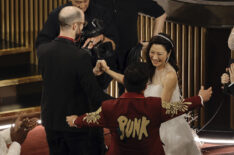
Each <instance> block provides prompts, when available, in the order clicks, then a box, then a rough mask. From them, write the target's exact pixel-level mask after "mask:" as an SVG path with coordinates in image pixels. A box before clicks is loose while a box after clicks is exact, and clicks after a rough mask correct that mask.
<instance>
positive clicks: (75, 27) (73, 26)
mask: <svg viewBox="0 0 234 155" xmlns="http://www.w3.org/2000/svg"><path fill="white" fill-rule="evenodd" d="M77 27H78V24H76V23H73V24H72V30H73V31H75V30H76V29H77Z"/></svg>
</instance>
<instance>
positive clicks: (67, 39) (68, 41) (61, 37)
mask: <svg viewBox="0 0 234 155" xmlns="http://www.w3.org/2000/svg"><path fill="white" fill-rule="evenodd" d="M55 41H62V42H65V43H68V44H72V45H75V40H74V39H73V38H70V37H66V36H58V37H57V38H56V39H55Z"/></svg>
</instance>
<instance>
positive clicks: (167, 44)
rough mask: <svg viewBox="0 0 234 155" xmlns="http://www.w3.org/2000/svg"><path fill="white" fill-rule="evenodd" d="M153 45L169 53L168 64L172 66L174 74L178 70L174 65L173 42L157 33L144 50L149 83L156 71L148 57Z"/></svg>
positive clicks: (165, 35)
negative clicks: (157, 45)
mask: <svg viewBox="0 0 234 155" xmlns="http://www.w3.org/2000/svg"><path fill="white" fill-rule="evenodd" d="M154 44H159V45H162V46H163V47H164V48H165V49H166V51H167V53H170V52H171V54H170V58H169V60H168V62H169V63H170V64H171V65H172V67H173V68H174V69H175V71H176V72H177V71H178V70H179V68H178V66H177V64H176V56H175V44H174V42H173V40H171V38H170V37H169V36H168V35H167V34H164V33H159V34H158V35H156V36H154V37H152V38H151V39H150V41H149V44H148V46H147V48H146V63H147V64H148V66H149V69H150V78H149V79H150V81H152V77H153V75H154V73H155V69H156V67H155V66H153V64H152V62H151V60H150V56H149V52H150V49H151V47H152V46H153V45H154Z"/></svg>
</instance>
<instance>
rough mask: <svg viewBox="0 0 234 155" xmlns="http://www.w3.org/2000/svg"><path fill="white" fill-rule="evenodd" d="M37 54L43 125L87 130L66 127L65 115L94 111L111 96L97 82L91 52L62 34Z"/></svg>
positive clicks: (53, 127) (67, 129)
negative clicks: (40, 81)
mask: <svg viewBox="0 0 234 155" xmlns="http://www.w3.org/2000/svg"><path fill="white" fill-rule="evenodd" d="M37 54H38V60H39V61H38V66H39V70H40V71H41V73H42V78H43V92H42V93H43V94H42V101H41V111H42V113H41V116H42V123H43V125H44V126H45V127H46V128H47V129H52V130H58V131H78V132H88V131H87V130H86V129H74V128H70V127H68V125H67V123H66V116H69V115H73V114H76V115H81V114H84V113H87V112H91V111H94V110H96V109H97V108H98V107H100V105H101V103H102V101H104V100H107V99H110V98H111V97H110V96H109V95H107V94H105V93H104V92H103V90H102V89H101V88H100V87H99V85H98V82H97V79H96V78H95V76H94V74H93V72H92V70H93V68H92V66H91V60H90V55H89V54H88V53H87V52H86V51H83V50H82V49H79V48H77V47H76V46H75V45H74V42H73V41H72V40H69V39H65V38H56V39H55V40H53V41H52V42H50V43H46V44H42V45H41V46H40V47H39V48H38V50H37Z"/></svg>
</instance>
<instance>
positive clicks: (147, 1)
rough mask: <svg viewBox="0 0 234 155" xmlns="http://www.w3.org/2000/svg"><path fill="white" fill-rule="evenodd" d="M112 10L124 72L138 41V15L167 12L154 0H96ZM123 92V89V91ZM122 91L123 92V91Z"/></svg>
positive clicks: (121, 65)
mask: <svg viewBox="0 0 234 155" xmlns="http://www.w3.org/2000/svg"><path fill="white" fill-rule="evenodd" d="M94 1H95V3H98V4H100V5H102V6H104V7H105V8H108V9H110V10H111V11H112V16H113V18H114V22H115V25H116V27H117V32H118V37H119V39H118V44H117V55H118V68H119V70H120V71H121V72H122V73H123V72H124V70H125V68H126V67H127V66H126V64H127V62H126V60H127V56H128V53H129V51H130V50H131V48H132V47H134V46H136V45H137V43H138V37H137V17H138V13H144V14H147V15H149V16H152V17H155V18H157V17H159V16H161V15H163V14H164V13H165V11H164V10H163V8H162V7H161V6H159V5H158V4H157V2H155V1H153V0H94ZM122 92H123V91H122ZM122 92H121V93H122Z"/></svg>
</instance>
